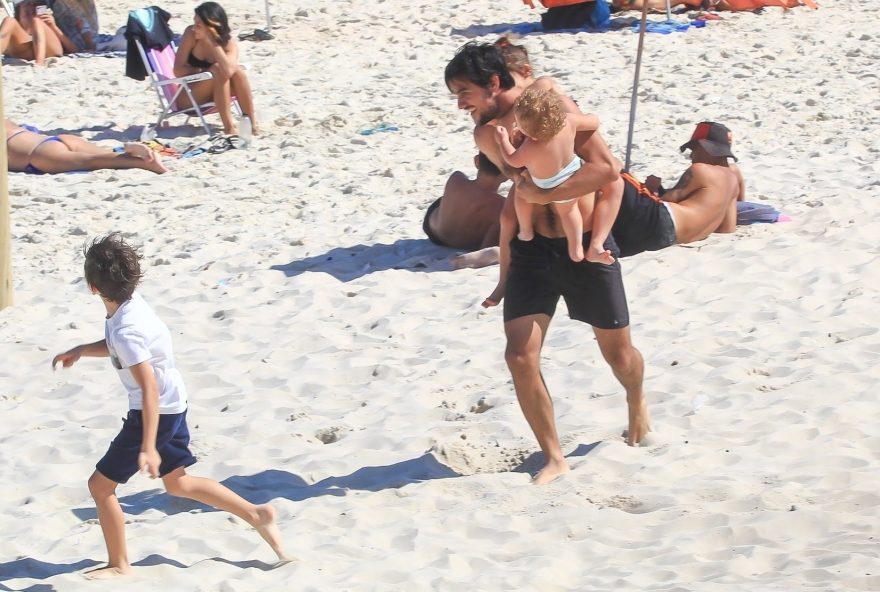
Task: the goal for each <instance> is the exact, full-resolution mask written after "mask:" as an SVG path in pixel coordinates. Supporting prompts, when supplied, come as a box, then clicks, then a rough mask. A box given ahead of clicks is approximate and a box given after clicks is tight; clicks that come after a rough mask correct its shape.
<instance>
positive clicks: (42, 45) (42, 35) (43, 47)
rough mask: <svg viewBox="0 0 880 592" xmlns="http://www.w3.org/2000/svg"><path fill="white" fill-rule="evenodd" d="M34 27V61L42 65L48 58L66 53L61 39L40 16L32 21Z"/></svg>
mask: <svg viewBox="0 0 880 592" xmlns="http://www.w3.org/2000/svg"><path fill="white" fill-rule="evenodd" d="M31 27H32V28H33V35H32V37H33V40H34V63H36V65H38V66H42V65H44V64H45V63H46V58H47V57H48V58H55V57H59V56H62V55H64V48H63V47H62V46H61V40H60V39H58V35H56V34H55V32H54V31H52V30H51V29H50V28H49V27H47V26H46V24H45V23H44V22H43V21H41V20H40V19H38V18H35V19H33V21H32V22H31Z"/></svg>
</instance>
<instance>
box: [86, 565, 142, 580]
mask: <svg viewBox="0 0 880 592" xmlns="http://www.w3.org/2000/svg"><path fill="white" fill-rule="evenodd" d="M130 575H131V568H130V567H127V568H121V567H113V566H110V565H108V566H107V567H99V568H97V569H93V570H90V571H87V572H85V573H84V574H83V577H84V578H85V579H87V580H110V579H113V578H122V577H125V576H130Z"/></svg>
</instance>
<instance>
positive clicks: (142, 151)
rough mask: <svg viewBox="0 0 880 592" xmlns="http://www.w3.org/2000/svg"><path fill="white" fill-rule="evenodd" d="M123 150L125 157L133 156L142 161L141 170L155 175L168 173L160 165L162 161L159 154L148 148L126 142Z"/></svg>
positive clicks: (163, 166) (162, 165)
mask: <svg viewBox="0 0 880 592" xmlns="http://www.w3.org/2000/svg"><path fill="white" fill-rule="evenodd" d="M123 148H124V149H125V153H126V154H127V155H129V156H135V157H137V158H140V159H141V160H143V161H144V164H143V167H142V168H144V169H145V170H148V171H153V172H154V173H156V174H157V175H161V174H162V173H167V172H168V169H167V168H165V165H164V164H162V159H161V157H160V156H159V154H158V153H157V152H155V151H153V150H151V149H150V147H149V146H144V145H143V144H138V143H137V142H126V143H125V144H124V146H123Z"/></svg>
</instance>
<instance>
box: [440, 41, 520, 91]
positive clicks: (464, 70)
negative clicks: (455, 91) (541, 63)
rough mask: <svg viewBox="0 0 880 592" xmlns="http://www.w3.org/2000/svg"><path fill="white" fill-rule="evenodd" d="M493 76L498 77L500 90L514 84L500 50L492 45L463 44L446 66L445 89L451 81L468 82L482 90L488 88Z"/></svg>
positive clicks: (471, 42) (511, 86) (472, 42)
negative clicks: (460, 80)
mask: <svg viewBox="0 0 880 592" xmlns="http://www.w3.org/2000/svg"><path fill="white" fill-rule="evenodd" d="M493 75H497V76H498V81H499V83H500V85H501V88H503V89H504V90H507V89H509V88H513V85H514V84H515V82H514V80H513V76H511V75H510V71H509V70H508V69H507V66H506V65H505V63H504V56H503V55H502V54H501V50H500V49H499V48H498V47H497V46H496V45H495V44H493V43H477V42H475V41H470V42H468V43H465V44H464V46H462V47H461V49H459V50H458V52H456V54H455V57H453V58H452V59H451V60H449V63H448V64H446V72H445V77H446V87H447V88H449V84H450V83H451V82H452V81H453V80H459V79H463V80H468V81H470V82H472V83H474V84H476V85H478V86H481V87H482V88H489V81H490V79H491V78H492V76H493Z"/></svg>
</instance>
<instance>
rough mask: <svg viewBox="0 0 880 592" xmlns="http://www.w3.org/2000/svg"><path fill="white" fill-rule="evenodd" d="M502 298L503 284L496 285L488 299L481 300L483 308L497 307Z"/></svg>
mask: <svg viewBox="0 0 880 592" xmlns="http://www.w3.org/2000/svg"><path fill="white" fill-rule="evenodd" d="M503 298H504V284H498V285H497V286H495V289H494V290H492V293H491V294H489V296H488V298H486V299H485V300H483V308H492V307H493V306H498V305H499V304H501V300H502V299H503Z"/></svg>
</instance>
